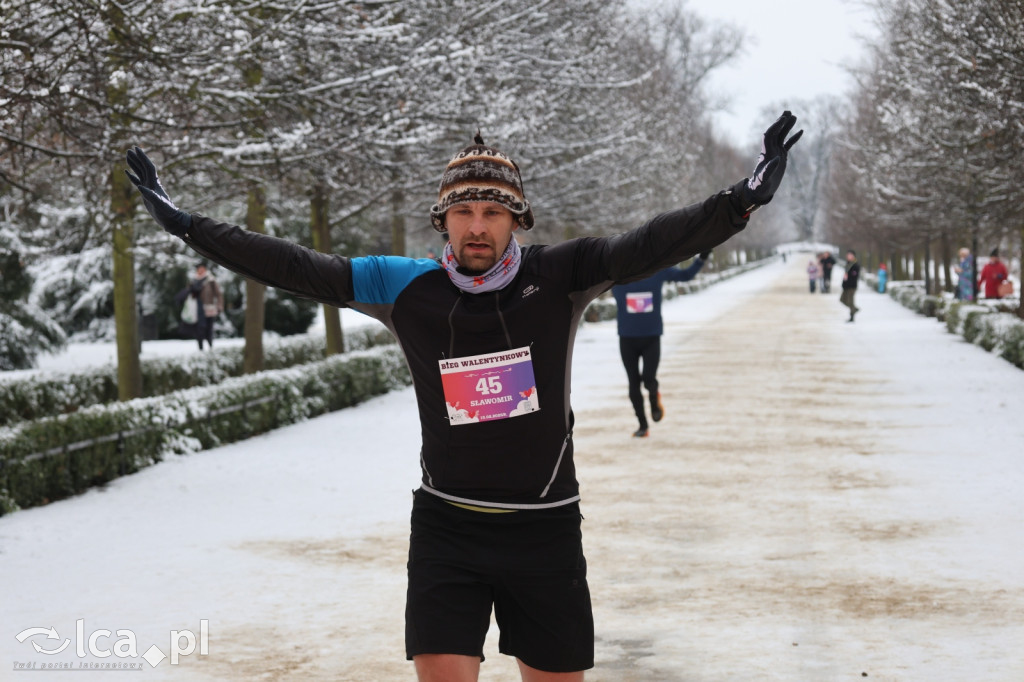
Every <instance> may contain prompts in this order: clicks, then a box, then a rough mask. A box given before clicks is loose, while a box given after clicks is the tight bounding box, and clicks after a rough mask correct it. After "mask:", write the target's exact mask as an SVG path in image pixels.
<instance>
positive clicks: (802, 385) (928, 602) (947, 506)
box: [0, 258, 1024, 681]
mask: <svg viewBox="0 0 1024 682" xmlns="http://www.w3.org/2000/svg"><path fill="white" fill-rule="evenodd" d="M803 267H804V259H802V258H792V259H790V262H789V263H788V264H782V263H777V264H774V265H770V266H768V267H765V268H762V269H760V270H756V271H753V272H751V273H748V274H746V275H743V276H740V277H737V278H735V279H732V280H728V281H726V282H723V283H720V284H716V285H715V286H713V287H711V288H710V289H707V290H705V291H703V292H701V293H699V294H696V295H692V296H686V297H681V298H678V299H674V300H672V301H669V302H667V303H666V305H665V317H666V322H667V329H666V335H665V338H664V341H663V355H662V357H663V360H662V367H661V371H660V372H659V377H660V379H661V382H662V393H663V396H664V402H665V407H666V411H667V416H666V418H665V420H664V421H662V422H660V423H658V424H655V425H653V428H652V434H651V437H650V438H647V439H644V440H636V439H631V438H630V437H629V434H630V433H631V432H632V430H633V429H634V428H635V424H634V417H633V416H632V414H631V410H630V407H629V403H628V400H627V398H626V395H625V385H624V384H625V376H624V372H623V370H622V369H621V366H620V364H619V359H618V347H617V337H616V335H615V324H614V322H608V323H600V324H593V325H586V326H584V328H583V329H582V331H581V334H580V337H579V339H578V342H577V350H576V356H575V361H574V389H575V390H574V393H573V403H574V406H575V408H576V412H577V429H576V438H577V445H576V452H577V459H578V461H577V469H578V473H579V476H580V480H581V484H582V494H583V503H582V507H583V513H584V515H585V517H586V521H585V522H584V546H585V548H586V551H587V556H588V561H589V565H590V581H591V590H592V593H593V597H594V604H595V618H596V628H597V666H596V668H595V669H594V670H593V671H591V672H590V673H588V675H587V679H588V680H608V681H613V680H614V681H620V680H701V681H712V680H714V681H726V680H728V681H734V680H765V679H774V680H842V679H854V678H856V679H862V677H863V675H865V674H866V675H867V676H868V678H869V679H874V680H965V681H967V680H970V681H974V680H986V681H990V680H999V681H1001V680H1006V681H1016V680H1021V679H1024V658H1022V656H1021V654H1020V652H1021V651H1022V650H1024V542H1022V531H1024V505H1021V504H1020V491H1021V490H1022V489H1024V460H1022V459H1021V451H1022V448H1021V444H1022V443H1024V419H1021V415H1022V414H1024V372H1021V371H1020V370H1018V369H1016V368H1014V367H1013V366H1012V365H1010V364H1009V363H1007V362H1005V361H1004V360H1001V359H999V358H997V357H995V356H993V355H991V354H989V353H986V352H985V351H983V350H981V349H980V348H978V347H976V346H972V345H970V344H967V343H966V342H964V341H963V340H962V339H961V338H960V337H957V336H954V335H951V334H948V333H946V331H945V329H944V328H943V327H942V326H941V325H940V324H938V323H936V322H935V321H934V320H933V319H929V318H924V317H920V316H916V315H914V314H913V313H911V312H910V311H908V310H906V309H904V308H902V307H901V306H899V305H898V304H896V303H895V302H893V301H892V300H890V299H889V298H888V297H886V296H881V295H878V294H875V293H874V292H871V291H865V290H862V291H861V292H860V293H859V294H858V305H860V307H861V308H862V312H861V313H860V314H859V315H858V319H857V322H856V323H855V324H846V323H845V319H846V314H845V308H842V307H841V306H840V305H839V303H838V296H839V293H838V290H836V291H835V293H833V294H830V295H828V296H823V295H820V294H814V295H811V294H809V293H807V290H806V281H805V278H804V272H803ZM836 279H837V282H838V273H837V278H836ZM836 288H837V287H836ZM144 352H145V350H144ZM417 441H418V427H417V424H416V415H415V408H414V404H413V396H412V393H411V391H410V390H403V391H399V392H396V393H393V394H390V395H387V396H383V397H380V398H377V399H375V400H372V401H370V402H369V403H366V404H364V405H361V406H359V407H356V408H353V409H349V410H344V411H341V412H337V413H334V414H331V415H326V416H324V417H321V418H318V419H315V420H311V421H309V422H306V423H303V424H298V425H294V426H290V427H287V428H283V429H280V430H279V431H276V432H274V433H270V434H267V435H265V436H262V437H259V438H255V439H252V440H249V441H245V442H241V443H236V444H233V445H230V446H227V447H224V448H220V449H217V450H212V451H206V452H201V453H196V454H192V455H189V456H185V457H179V458H175V459H172V460H168V461H165V462H163V463H162V464H160V465H157V466H155V467H151V468H149V469H146V470H144V471H141V472H139V473H138V474H135V475H133V476H129V477H126V478H122V479H119V480H116V481H114V482H112V483H111V484H109V485H108V486H106V488H104V489H102V490H93V491H90V492H88V493H86V494H84V495H81V496H79V497H77V498H74V499H69V500H64V501H61V502H57V503H54V504H51V505H49V506H47V507H43V508H37V509H29V510H24V511H21V512H18V513H15V514H12V515H9V516H6V517H3V518H0V585H2V586H3V588H2V590H0V679H14V680H19V679H22V676H21V675H20V674H19V673H18V671H16V670H14V666H15V665H17V663H23V664H29V665H32V664H33V663H34V664H35V665H36V667H38V666H39V665H41V664H42V663H44V662H49V663H57V662H59V663H69V664H72V665H74V666H75V667H78V666H79V664H80V663H81V662H85V663H87V664H103V663H105V662H109V661H111V660H113V661H115V662H135V663H137V664H141V666H142V667H143V670H144V671H143V672H142V673H140V674H141V675H142V676H144V677H145V678H146V679H151V680H165V679H166V680H254V679H257V680H293V679H294V680H411V679H413V678H414V674H413V671H412V666H411V664H409V663H407V662H406V661H405V660H404V653H403V647H402V632H403V606H404V581H405V576H404V571H405V550H406V544H407V540H408V529H407V523H408V511H409V505H410V494H409V493H410V490H411V489H412V488H414V487H415V486H416V485H417V481H418V473H419V472H418V466H417V455H416V453H417V451H418V442H417ZM79 619H82V620H83V621H84V622H83V624H82V631H83V634H84V638H83V641H82V642H81V646H82V647H83V649H84V651H85V655H84V656H79V655H78V654H77V653H76V651H75V650H76V646H77V645H78V643H77V642H76V635H75V629H76V620H79ZM202 620H206V621H208V623H209V637H208V653H206V654H205V655H200V653H199V650H198V648H197V650H196V651H195V652H194V653H192V654H190V655H187V656H182V657H181V659H180V662H179V663H178V665H174V666H172V665H170V664H169V662H168V661H163V662H162V663H160V664H159V665H158V666H157V667H156V668H152V667H150V665H149V664H148V663H145V662H142V661H141V659H139V658H119V657H117V656H109V657H107V658H97V657H95V656H93V655H92V654H90V653H89V651H88V644H87V642H86V641H85V640H87V639H88V638H89V636H90V634H91V633H95V632H96V631H97V630H101V629H106V630H110V631H112V632H115V631H117V630H125V631H127V630H130V631H131V632H132V633H133V634H134V636H135V639H136V640H137V645H138V646H137V653H138V654H140V655H141V654H143V653H145V651H146V650H147V649H148V648H149V647H150V646H151V645H155V646H156V647H157V648H158V649H160V650H161V651H162V652H163V653H170V651H171V641H170V632H171V631H172V630H178V631H181V632H182V634H183V637H182V638H181V639H179V640H178V644H179V647H180V648H183V649H187V636H185V635H184V631H185V630H189V631H191V632H192V633H195V634H196V635H197V636H198V635H199V634H200V623H201V621H202ZM51 626H52V627H54V628H55V629H56V630H57V632H58V633H59V636H58V637H56V638H54V639H47V638H46V637H45V636H43V635H39V634H36V635H33V636H26V637H25V638H24V639H25V641H24V642H20V643H19V641H18V640H17V639H16V635H18V634H19V633H22V632H23V631H24V630H25V629H27V628H33V627H41V628H50V627H51ZM96 637H97V639H96V640H95V643H96V647H95V648H96V649H97V650H104V649H111V650H113V649H114V645H115V644H117V643H119V642H124V641H127V639H128V636H127V634H125V633H120V634H117V633H115V634H112V635H110V636H106V635H104V633H102V632H100V633H99V634H98V635H96ZM65 639H69V640H71V641H70V645H69V646H68V648H67V649H65V650H64V651H63V652H62V653H60V654H55V655H49V656H48V655H46V654H41V653H36V651H35V650H33V647H32V645H33V644H35V645H37V646H39V647H40V648H43V649H55V648H57V647H59V646H60V645H61V643H62V642H63V641H64V640H65ZM496 640H497V636H496V634H495V632H494V631H493V630H492V632H491V636H490V637H489V638H488V643H487V647H486V650H485V653H486V654H487V661H486V662H485V663H484V665H483V669H482V674H481V679H483V680H509V679H518V675H517V674H516V672H515V664H514V662H513V661H510V660H508V659H507V658H506V657H503V656H501V655H500V654H498V653H497V645H496ZM101 653H102V651H101ZM8 671H11V672H8ZM56 676H57V673H45V672H44V673H40V674H39V675H36V676H32V677H31V679H33V680H36V679H39V678H43V679H49V678H51V677H56ZM96 676H97V677H107V676H113V677H114V678H115V679H120V678H119V677H117V676H116V675H113V673H103V672H97V673H96ZM57 679H62V678H57Z"/></svg>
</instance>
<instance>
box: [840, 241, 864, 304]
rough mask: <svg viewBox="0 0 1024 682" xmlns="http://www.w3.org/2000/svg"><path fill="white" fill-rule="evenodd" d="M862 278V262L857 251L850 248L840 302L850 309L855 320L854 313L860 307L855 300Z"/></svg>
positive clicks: (847, 253) (847, 254)
mask: <svg viewBox="0 0 1024 682" xmlns="http://www.w3.org/2000/svg"><path fill="white" fill-rule="evenodd" d="M859 278H860V263H858V262H857V253H856V252H855V251H854V250H853V249H850V250H849V251H847V252H846V272H845V273H843V293H841V294H840V295H839V302H840V303H842V304H843V305H845V306H846V307H847V308H849V309H850V319H849V320H847V322H853V317H854V315H856V314H857V311H859V310H860V308H858V307H857V305H856V304H855V303H854V302H853V298H854V296H856V294H857V280H858V279H859Z"/></svg>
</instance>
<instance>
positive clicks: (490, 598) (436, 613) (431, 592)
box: [405, 490, 594, 672]
mask: <svg viewBox="0 0 1024 682" xmlns="http://www.w3.org/2000/svg"><path fill="white" fill-rule="evenodd" d="M580 520H581V516H580V510H579V504H577V503H573V504H568V505H565V506H563V507H556V508H553V509H540V510H520V511H515V512H510V513H497V514H493V513H487V512H480V511H474V510H470V509H463V508H460V507H456V506H455V505H452V504H450V503H448V502H445V501H444V500H442V499H440V498H439V497H437V496H435V495H431V494H430V493H427V492H423V491H422V490H417V491H416V492H415V493H414V498H413V509H412V534H411V536H410V542H409V564H408V568H409V590H408V596H407V601H406V607H405V649H406V656H407V657H408V658H409V659H410V660H411V659H412V657H413V656H416V655H418V654H462V655H464V656H479V657H480V660H483V657H484V656H483V646H484V637H485V636H486V634H487V628H488V626H489V624H490V618H491V605H492V604H493V605H494V617H495V620H496V621H497V623H498V629H499V631H500V635H499V638H498V650H499V651H500V652H501V653H503V654H507V655H509V656H515V657H516V658H518V659H519V660H521V661H522V662H523V663H525V664H526V665H528V666H530V667H533V668H536V669H538V670H543V671H546V672H574V671H577V670H587V669H589V668H592V667H594V616H593V612H592V611H591V606H590V589H589V588H588V587H587V562H586V559H585V558H584V557H583V545H582V541H581V533H580Z"/></svg>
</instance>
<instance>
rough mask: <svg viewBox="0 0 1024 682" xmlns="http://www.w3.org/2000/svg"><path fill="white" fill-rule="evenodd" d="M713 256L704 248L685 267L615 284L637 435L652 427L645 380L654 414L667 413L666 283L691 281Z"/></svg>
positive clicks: (622, 351) (622, 352)
mask: <svg viewBox="0 0 1024 682" xmlns="http://www.w3.org/2000/svg"><path fill="white" fill-rule="evenodd" d="M710 256H711V253H710V252H704V253H702V254H700V255H699V256H697V258H694V259H693V263H692V264H691V265H690V266H689V267H687V268H685V269H684V268H679V267H671V268H665V269H664V270H660V271H658V272H656V273H655V274H654V275H652V276H651V277H648V278H646V279H642V280H639V281H637V282H630V283H629V284H617V285H615V286H614V287H612V296H614V297H615V304H616V306H617V311H616V322H617V324H618V328H619V354H620V356H621V357H622V364H623V365H624V366H625V368H626V378H627V379H628V381H629V401H630V402H631V403H633V412H635V413H636V418H637V420H638V421H639V422H640V425H639V428H637V430H636V431H635V432H634V433H633V436H634V437H636V438H644V437H646V436H647V429H648V424H647V410H646V408H645V407H644V397H643V393H642V392H641V390H640V385H641V384H643V386H644V388H646V389H647V395H648V398H649V400H650V403H651V418H652V419H654V421H656V422H658V421H661V418H662V417H663V416H664V414H665V407H664V405H663V404H662V402H661V392H660V391H659V390H658V363H659V362H660V361H661V335H662V333H663V332H664V324H663V322H662V319H661V288H662V285H663V284H664V283H665V282H688V281H689V280H691V279H693V278H694V277H696V276H697V273H698V272H700V270H701V268H703V267H704V263H706V262H707V259H708V258H709V257H710Z"/></svg>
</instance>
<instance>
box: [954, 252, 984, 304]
mask: <svg viewBox="0 0 1024 682" xmlns="http://www.w3.org/2000/svg"><path fill="white" fill-rule="evenodd" d="M959 255H960V263H959V264H958V265H956V266H955V267H954V268H953V270H954V271H955V272H956V274H957V276H958V279H957V282H956V298H957V300H960V301H973V300H974V299H975V298H977V293H978V287H977V285H976V284H975V282H974V256H972V255H971V250H970V249H968V248H967V247H966V246H965V247H962V248H961V249H960V251H959Z"/></svg>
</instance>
